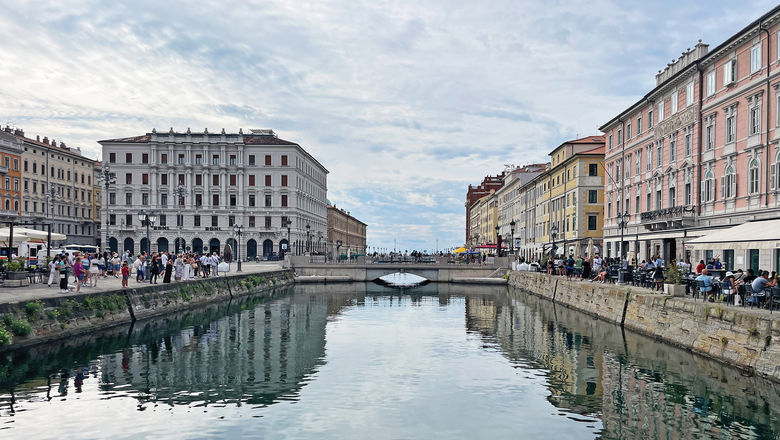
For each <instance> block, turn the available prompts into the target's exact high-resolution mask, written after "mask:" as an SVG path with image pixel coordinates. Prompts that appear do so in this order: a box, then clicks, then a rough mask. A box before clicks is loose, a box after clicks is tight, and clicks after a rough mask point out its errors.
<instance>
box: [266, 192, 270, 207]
mask: <svg viewBox="0 0 780 440" xmlns="http://www.w3.org/2000/svg"><path fill="white" fill-rule="evenodd" d="M265 206H266V207H270V206H271V194H266V195H265Z"/></svg>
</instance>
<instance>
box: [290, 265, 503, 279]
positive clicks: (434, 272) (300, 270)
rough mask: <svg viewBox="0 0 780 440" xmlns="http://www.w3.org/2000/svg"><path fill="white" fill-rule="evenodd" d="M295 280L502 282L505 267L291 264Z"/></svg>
mask: <svg viewBox="0 0 780 440" xmlns="http://www.w3.org/2000/svg"><path fill="white" fill-rule="evenodd" d="M293 269H295V275H296V277H301V278H306V277H310V278H312V279H313V280H317V281H326V282H327V281H376V280H377V279H379V278H381V277H383V276H385V275H390V274H394V273H409V274H414V275H417V276H420V277H423V278H425V279H426V280H428V281H431V282H439V283H448V282H458V281H464V280H468V279H473V280H477V279H483V280H484V279H489V278H493V279H496V280H501V281H504V280H503V278H502V277H503V276H504V274H505V273H506V271H507V268H505V267H502V266H499V265H479V264H414V263H389V264H388V263H373V264H341V263H334V264H312V263H305V262H304V263H302V262H294V264H293Z"/></svg>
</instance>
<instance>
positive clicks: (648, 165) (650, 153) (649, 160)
mask: <svg viewBox="0 0 780 440" xmlns="http://www.w3.org/2000/svg"><path fill="white" fill-rule="evenodd" d="M645 163H646V165H645V169H646V170H647V171H650V170H652V169H653V144H650V145H648V146H647V160H646V161H645Z"/></svg>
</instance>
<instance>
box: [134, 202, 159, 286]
mask: <svg viewBox="0 0 780 440" xmlns="http://www.w3.org/2000/svg"><path fill="white" fill-rule="evenodd" d="M138 220H140V221H141V225H142V226H143V225H144V224H145V225H146V245H147V246H148V247H149V248H148V249H147V251H146V252H147V258H146V274H147V278H148V277H149V264H150V263H151V261H150V259H149V256H150V255H151V254H152V241H151V239H150V238H149V226H151V225H152V224H154V223H156V222H157V214H156V213H154V212H151V211H149V212H147V211H144V210H143V209H142V210H141V211H139V212H138Z"/></svg>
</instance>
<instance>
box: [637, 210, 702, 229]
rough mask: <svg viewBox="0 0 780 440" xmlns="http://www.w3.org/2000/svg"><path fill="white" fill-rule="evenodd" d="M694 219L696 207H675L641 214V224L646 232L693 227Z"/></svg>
mask: <svg viewBox="0 0 780 440" xmlns="http://www.w3.org/2000/svg"><path fill="white" fill-rule="evenodd" d="M695 218H696V206H695V205H691V206H675V207H673V208H665V209H659V210H657V211H649V212H643V213H642V214H641V217H640V219H641V223H642V225H643V226H644V227H645V229H646V230H648V231H663V230H666V229H681V228H685V227H689V226H693V224H694V221H695Z"/></svg>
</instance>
